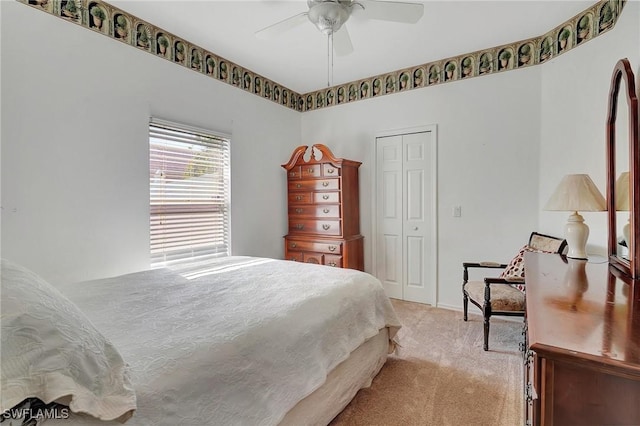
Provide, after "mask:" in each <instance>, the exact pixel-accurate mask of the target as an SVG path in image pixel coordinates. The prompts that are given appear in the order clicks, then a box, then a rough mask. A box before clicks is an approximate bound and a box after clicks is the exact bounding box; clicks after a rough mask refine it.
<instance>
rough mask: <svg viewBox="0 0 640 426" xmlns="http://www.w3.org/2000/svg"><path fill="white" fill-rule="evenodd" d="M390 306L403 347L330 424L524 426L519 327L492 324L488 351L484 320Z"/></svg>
mask: <svg viewBox="0 0 640 426" xmlns="http://www.w3.org/2000/svg"><path fill="white" fill-rule="evenodd" d="M392 302H393V305H394V307H395V308H396V311H397V313H398V316H399V317H400V320H401V321H402V324H403V328H402V329H401V330H400V332H399V342H400V345H401V347H400V348H398V351H397V353H396V354H394V355H391V356H390V357H389V359H388V360H387V363H386V364H385V366H384V367H383V368H382V370H381V371H380V373H379V374H378V375H377V376H376V378H375V379H374V381H373V383H372V385H371V387H370V388H367V389H362V390H360V391H359V392H358V394H357V395H356V397H355V398H354V399H353V401H351V403H350V404H349V405H348V406H347V407H346V408H345V409H344V411H343V412H342V413H341V414H339V415H338V416H337V417H336V418H335V419H334V420H333V421H332V423H331V426H344V425H363V426H364V425H367V426H374V425H381V426H393V425H404V426H413V425H416V426H418V425H420V426H422V425H425V426H431V425H433V426H449V425H451V426H454V425H455V426H469V425H478V426H483V425H487V426H489V425H490V426H517V425H522V424H523V405H522V404H523V400H522V374H523V365H522V358H521V356H520V352H519V350H518V343H519V342H520V341H521V340H522V335H521V331H522V322H521V321H507V320H501V319H499V317H498V318H493V319H492V320H491V332H490V335H489V351H488V352H485V351H483V350H482V317H481V316H480V315H479V314H478V315H475V314H473V315H470V316H469V321H467V322H464V321H463V319H462V312H456V311H451V310H446V309H439V308H432V307H430V306H428V305H422V304H419V303H411V302H402V301H397V300H392ZM469 310H470V313H471V312H478V313H479V310H472V308H471V307H470V308H469Z"/></svg>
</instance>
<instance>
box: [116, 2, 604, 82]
mask: <svg viewBox="0 0 640 426" xmlns="http://www.w3.org/2000/svg"><path fill="white" fill-rule="evenodd" d="M388 1H393V0H388ZM107 3H110V4H112V5H113V6H116V7H118V8H120V9H122V10H123V11H125V12H128V13H130V14H132V15H135V16H137V17H138V18H140V19H143V20H145V21H147V22H149V23H151V24H153V25H155V26H157V27H160V28H162V29H164V30H165V31H168V32H170V33H173V34H175V35H176V36H179V37H181V38H183V39H185V40H186V41H188V42H190V43H193V44H195V45H198V46H200V47H202V48H204V49H206V50H209V51H211V52H213V53H215V54H217V55H219V56H222V57H223V58H226V59H228V60H230V61H232V62H234V63H236V64H238V65H240V66H242V67H244V68H248V69H250V70H251V71H253V72H256V73H258V74H261V75H262V76H264V77H266V78H268V79H271V80H273V81H274V82H276V83H279V84H281V85H284V86H286V87H288V88H289V89H292V90H294V91H296V92H298V93H301V94H303V93H308V92H311V91H314V90H318V89H321V88H322V87H326V85H327V40H326V37H325V36H323V35H322V34H321V33H320V32H319V31H318V30H317V29H316V28H315V27H314V26H313V24H311V22H305V23H304V24H302V25H299V26H298V27H296V28H294V29H292V30H290V31H289V32H287V33H286V34H284V35H282V36H279V37H277V38H276V39H271V40H261V39H258V38H256V37H255V36H254V33H255V32H256V31H258V30H260V29H262V28H264V27H266V26H268V25H271V24H274V23H276V22H279V21H281V20H283V19H286V18H288V17H290V16H293V15H295V14H298V13H300V12H304V11H306V10H307V3H306V1H304V0H289V1H275V0H254V1H244V0H235V1H220V0H208V1H206V0H160V1H159V0H107ZM422 3H424V16H423V17H422V19H420V21H418V23H417V24H413V25H412V24H399V23H394V22H386V21H379V20H364V19H362V18H360V19H358V18H357V16H355V15H354V16H352V17H351V19H349V21H347V23H346V26H347V28H348V30H349V33H350V36H351V40H352V43H353V47H354V52H353V53H351V54H350V55H348V56H340V57H335V59H334V67H333V84H334V85H337V84H342V83H346V82H349V81H354V80H358V79H361V78H366V77H370V76H374V75H379V74H383V73H386V72H389V71H394V70H398V69H402V68H407V67H410V66H413V65H420V64H424V63H427V62H431V61H435V60H439V59H443V58H446V57H450V56H456V55H460V54H463V53H469V52H473V51H476V50H481V49H485V48H490V47H493V46H498V45H501V44H506V43H510V42H514V41H518V40H522V39H527V38H530V37H536V36H540V35H542V34H544V33H546V32H547V31H549V30H551V29H553V28H554V27H556V26H557V25H559V24H561V23H563V22H565V21H566V20H568V19H571V18H572V17H574V16H575V15H577V14H579V13H580V12H582V11H583V10H585V9H587V8H589V7H590V6H592V5H593V4H595V3H596V2H595V1H576V0H571V1H559V0H556V1H455V0H447V1H425V2H422Z"/></svg>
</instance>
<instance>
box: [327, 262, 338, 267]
mask: <svg viewBox="0 0 640 426" xmlns="http://www.w3.org/2000/svg"><path fill="white" fill-rule="evenodd" d="M327 265H329V266H333V267H335V266H336V265H337V264H336V262H329V263H327Z"/></svg>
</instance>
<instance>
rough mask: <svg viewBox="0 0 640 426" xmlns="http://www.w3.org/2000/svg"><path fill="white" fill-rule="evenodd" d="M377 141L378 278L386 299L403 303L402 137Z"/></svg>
mask: <svg viewBox="0 0 640 426" xmlns="http://www.w3.org/2000/svg"><path fill="white" fill-rule="evenodd" d="M376 141H377V146H376V182H377V185H376V204H377V206H376V217H377V221H378V224H377V225H378V226H377V235H376V246H377V255H376V266H377V275H378V279H379V280H380V281H382V284H383V285H384V288H385V291H386V292H387V296H389V297H393V298H396V299H402V294H403V288H402V286H403V269H404V268H403V264H402V252H403V245H404V242H403V238H402V222H403V208H402V204H403V201H402V199H403V196H402V187H403V176H402V158H403V157H402V136H389V137H384V138H378V139H377V140H376Z"/></svg>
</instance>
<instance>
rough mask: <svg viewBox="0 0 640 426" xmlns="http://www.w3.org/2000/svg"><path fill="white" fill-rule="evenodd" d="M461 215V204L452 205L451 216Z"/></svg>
mask: <svg viewBox="0 0 640 426" xmlns="http://www.w3.org/2000/svg"><path fill="white" fill-rule="evenodd" d="M460 216H462V206H453V217H460Z"/></svg>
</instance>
